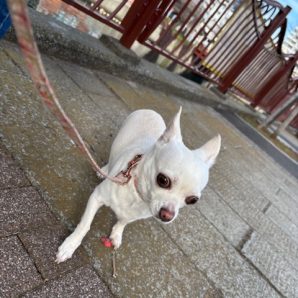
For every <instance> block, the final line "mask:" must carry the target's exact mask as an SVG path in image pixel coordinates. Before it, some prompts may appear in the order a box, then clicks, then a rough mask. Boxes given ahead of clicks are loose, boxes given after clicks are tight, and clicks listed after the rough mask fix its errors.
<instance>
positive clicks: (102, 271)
mask: <svg viewBox="0 0 298 298" xmlns="http://www.w3.org/2000/svg"><path fill="white" fill-rule="evenodd" d="M112 222H113V217H112V214H111V212H107V209H101V210H100V211H99V213H98V214H97V216H96V218H95V220H94V222H93V228H92V227H91V230H90V232H89V233H88V234H87V237H86V239H85V240H84V241H83V245H84V246H85V248H86V249H87V250H88V252H89V253H90V254H91V255H92V259H93V260H94V264H95V268H96V270H97V271H98V273H99V275H100V276H101V277H102V278H103V279H104V280H105V281H106V283H107V284H108V286H109V288H110V289H111V291H112V293H113V294H115V295H116V296H118V297H144V298H147V297H204V295H205V294H206V293H207V292H208V291H211V290H212V291H213V290H215V287H214V285H213V283H212V281H209V280H208V279H207V278H206V276H205V275H204V274H203V273H202V272H201V271H200V270H198V269H197V268H196V267H195V266H194V264H192V262H191V261H190V260H189V258H187V257H186V256H185V255H184V253H183V252H182V251H181V250H180V249H179V248H178V247H177V246H176V245H175V243H173V242H172V240H171V239H170V238H169V237H168V236H167V235H166V234H165V232H164V231H163V230H162V229H161V226H160V224H159V223H157V222H156V220H154V219H151V220H145V221H138V222H135V223H131V224H130V225H128V226H127V227H126V228H125V231H124V235H123V242H122V245H121V247H120V248H119V249H118V250H117V252H116V271H117V277H116V278H112V253H111V250H110V249H107V248H105V247H103V245H102V244H101V242H100V237H101V236H102V235H108V234H109V232H110V230H111V227H112ZM219 291H220V290H219Z"/></svg>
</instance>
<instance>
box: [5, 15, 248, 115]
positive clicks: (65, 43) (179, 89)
mask: <svg viewBox="0 0 298 298" xmlns="http://www.w3.org/2000/svg"><path fill="white" fill-rule="evenodd" d="M30 16H31V21H32V25H33V28H34V33H35V38H36V42H37V44H38V47H39V49H40V51H41V52H42V53H45V54H47V55H50V56H55V57H57V58H60V59H63V60H67V61H71V62H74V63H76V64H79V65H81V66H86V67H89V68H92V69H97V70H100V71H102V72H106V73H110V74H113V75H115V76H118V77H121V78H123V79H127V80H133V81H136V82H139V83H141V84H143V85H145V86H149V87H151V88H155V89H157V90H160V91H163V92H167V93H169V94H171V95H175V96H181V97H183V98H186V99H189V100H192V101H196V102H199V103H201V104H204V105H208V106H211V107H214V108H217V109H228V110H230V111H231V110H232V111H235V112H237V111H242V112H244V113H252V112H251V111H250V110H249V109H248V108H246V107H245V106H243V105H240V104H239V105H235V103H234V104H232V105H231V103H230V102H229V101H223V100H222V99H220V97H218V96H217V95H216V94H214V93H213V92H211V91H209V90H208V89H206V88H203V87H201V86H199V85H198V84H196V83H194V82H192V81H189V80H186V79H184V78H183V77H181V76H179V75H177V74H174V73H171V72H169V71H167V70H165V69H162V68H160V67H159V66H157V65H155V64H152V63H150V62H148V61H146V60H144V59H141V58H139V57H138V56H136V54H135V53H134V52H132V51H131V50H128V49H126V48H124V47H123V46H122V45H121V44H120V43H119V42H118V41H117V40H115V39H113V38H111V37H107V36H103V37H102V38H101V39H100V40H97V39H95V38H94V37H91V36H89V35H88V34H85V33H82V32H79V31H77V30H76V29H74V28H71V27H69V26H67V25H65V24H63V23H61V22H59V21H58V20H56V19H54V18H53V17H50V16H46V15H43V14H41V13H39V12H37V11H35V10H32V9H30ZM6 39H7V40H10V41H14V42H16V37H15V33H14V30H11V31H10V32H9V33H8V34H7V35H6Z"/></svg>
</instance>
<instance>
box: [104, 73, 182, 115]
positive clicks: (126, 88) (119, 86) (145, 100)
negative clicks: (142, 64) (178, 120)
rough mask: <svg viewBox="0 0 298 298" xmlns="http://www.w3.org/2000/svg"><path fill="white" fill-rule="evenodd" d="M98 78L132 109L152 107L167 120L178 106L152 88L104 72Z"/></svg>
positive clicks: (175, 111)
mask: <svg viewBox="0 0 298 298" xmlns="http://www.w3.org/2000/svg"><path fill="white" fill-rule="evenodd" d="M100 78H101V79H102V80H103V81H104V82H105V83H106V84H107V86H109V87H110V88H111V89H112V90H113V92H115V93H116V94H117V95H118V96H119V98H121V99H122V100H123V102H124V103H125V104H127V105H128V107H129V108H130V109H132V110H136V109H153V110H155V111H157V112H159V113H161V115H162V116H163V117H165V116H166V121H167V120H168V119H169V117H173V115H174V114H175V113H177V111H178V109H179V106H178V105H177V104H176V103H175V102H173V101H170V100H169V99H168V98H166V97H165V96H163V97H162V98H161V96H160V93H158V92H156V94H155V92H153V91H152V90H150V89H148V88H146V87H143V86H141V85H139V84H136V83H132V82H127V81H124V80H121V79H117V78H115V77H112V76H109V75H106V74H101V76H100ZM158 95H159V96H158ZM169 112H170V114H169Z"/></svg>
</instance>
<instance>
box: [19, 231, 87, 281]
mask: <svg viewBox="0 0 298 298" xmlns="http://www.w3.org/2000/svg"><path fill="white" fill-rule="evenodd" d="M68 235H69V231H68V230H67V229H65V228H64V227H63V226H62V225H55V226H51V227H48V226H42V227H40V228H37V229H35V230H30V231H26V232H23V233H20V234H19V237H20V239H21V241H22V243H23V245H24V246H25V247H26V250H27V251H28V253H29V254H30V256H31V258H32V259H33V260H34V263H35V265H36V267H37V268H38V270H39V272H40V273H41V274H42V276H43V278H44V279H46V280H48V279H52V278H54V277H56V276H58V275H60V274H63V273H65V272H67V271H71V270H74V269H75V268H78V267H82V266H83V265H84V264H86V263H87V262H88V257H87V255H86V254H85V253H84V251H83V249H82V247H80V248H79V249H77V250H76V252H75V253H74V255H73V257H72V258H71V259H70V260H68V261H67V262H63V263H60V264H57V263H56V262H55V259H56V253H57V250H58V247H59V245H60V244H62V242H63V240H64V239H65V238H66V237H67V236H68Z"/></svg>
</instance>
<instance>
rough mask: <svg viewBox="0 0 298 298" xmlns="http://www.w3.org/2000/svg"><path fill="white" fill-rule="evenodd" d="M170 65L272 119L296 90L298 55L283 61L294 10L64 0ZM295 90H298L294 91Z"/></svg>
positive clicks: (241, 4) (188, 1)
mask: <svg viewBox="0 0 298 298" xmlns="http://www.w3.org/2000/svg"><path fill="white" fill-rule="evenodd" d="M63 1H64V2H66V3H68V4H71V5H72V6H75V7H76V8H78V9H79V10H81V11H83V12H85V13H86V14H88V15H90V16H92V17H94V18H96V19H98V20H100V21H101V22H103V23H105V24H107V25H108V26H110V27H112V28H114V29H116V30H117V31H119V32H122V34H123V35H122V38H121V39H120V41H121V43H122V44H123V45H125V46H126V47H130V46H131V45H132V44H133V42H134V41H136V40H138V41H139V42H140V43H142V44H144V45H146V46H147V47H149V48H150V49H151V50H152V51H154V52H155V53H158V54H161V55H163V56H165V57H167V58H169V59H170V60H171V61H172V63H171V64H170V65H169V68H173V66H175V65H182V66H184V67H186V68H187V69H189V70H190V71H192V72H194V73H196V74H198V75H199V76H202V77H204V78H206V79H208V80H209V81H211V82H214V83H216V84H217V85H218V87H219V89H220V90H221V91H222V92H226V91H227V90H231V91H233V92H235V93H238V94H240V95H241V96H243V97H245V98H247V99H248V100H249V101H250V102H251V104H252V105H253V106H260V107H262V108H264V109H265V110H266V111H267V112H271V111H272V110H273V109H274V108H275V107H276V106H277V105H278V104H279V103H280V102H282V101H283V100H284V99H285V98H286V97H287V96H288V94H289V93H291V92H293V90H296V89H297V80H295V79H293V78H292V77H291V76H292V70H293V67H294V66H295V64H296V62H297V59H298V55H297V54H293V55H291V56H289V55H288V56H286V55H283V54H282V51H281V46H282V42H283V38H284V34H285V30H286V17H287V14H288V13H289V12H290V7H283V6H281V5H280V4H279V3H278V2H276V1H273V0H185V1H179V0H150V1H149V0H147V1H146V0H134V1H128V0H126V1H119V0H118V1H111V0H97V1H94V2H93V3H92V4H91V5H89V6H87V5H86V4H83V3H82V2H79V1H75V0H63ZM295 88H296V89H295Z"/></svg>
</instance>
